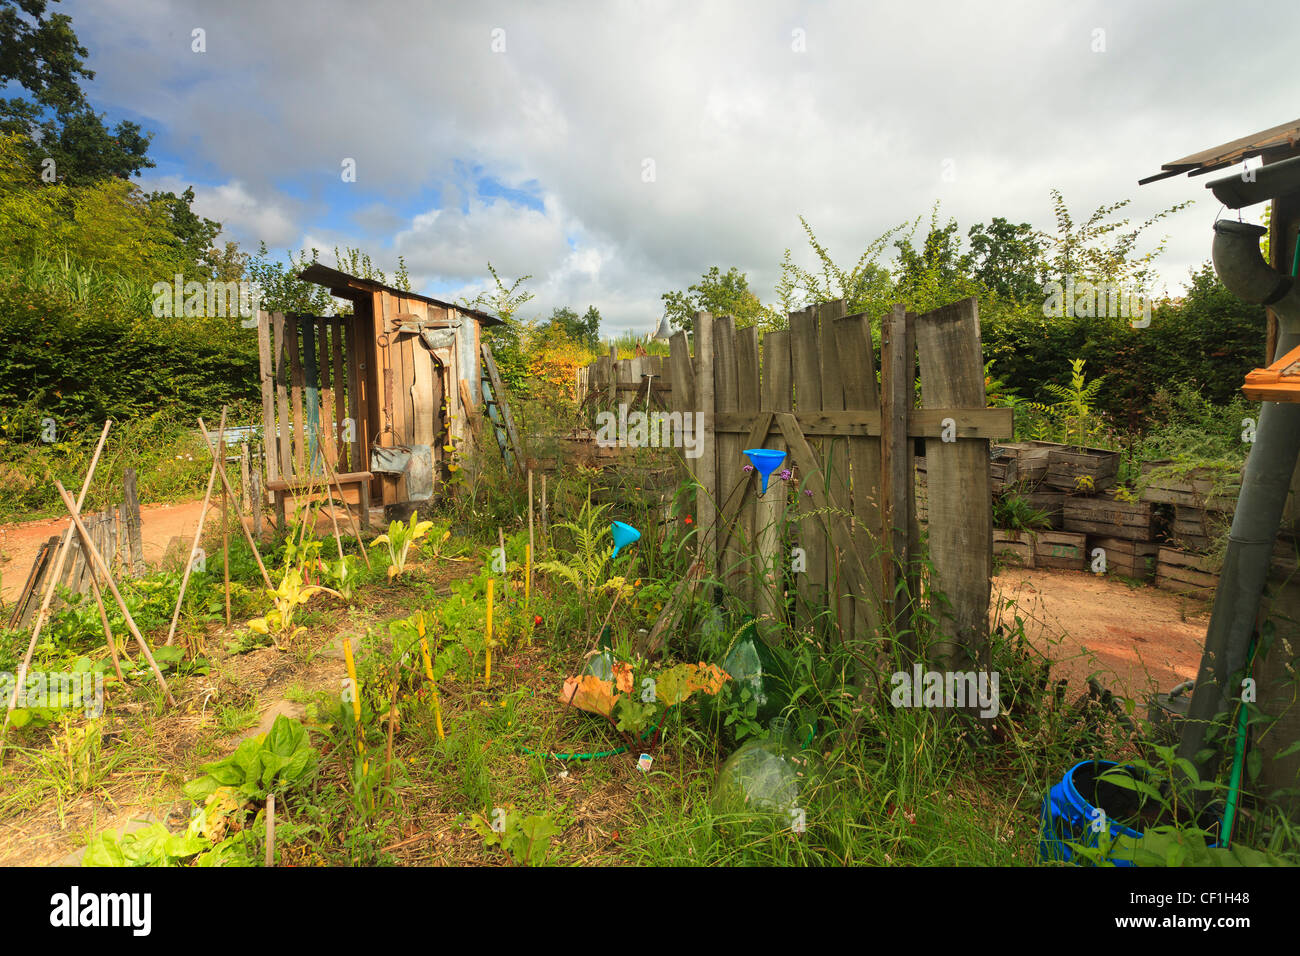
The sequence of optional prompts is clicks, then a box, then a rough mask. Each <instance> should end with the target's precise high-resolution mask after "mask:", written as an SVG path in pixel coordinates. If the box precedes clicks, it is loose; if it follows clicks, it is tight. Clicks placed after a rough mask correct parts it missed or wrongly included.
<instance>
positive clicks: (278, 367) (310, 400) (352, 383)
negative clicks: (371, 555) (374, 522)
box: [257, 312, 432, 528]
mask: <svg viewBox="0 0 1300 956" xmlns="http://www.w3.org/2000/svg"><path fill="white" fill-rule="evenodd" d="M257 336H258V351H259V359H260V373H261V376H260V377H261V387H262V434H263V438H264V441H265V443H266V449H267V451H268V455H267V458H266V463H267V470H268V474H267V481H266V488H267V490H269V491H270V492H271V493H272V495H273V498H274V503H275V512H276V526H277V528H283V527H284V522H285V503H286V500H292V499H294V498H295V497H296V496H303V493H304V491H307V492H311V495H310V496H311V497H320V496H322V495H325V494H327V492H326V489H325V486H326V483H327V479H326V471H325V467H324V464H323V463H322V461H321V458H322V457H324V459H325V460H326V461H327V462H328V463H329V465H330V468H331V469H332V470H333V471H334V472H335V473H336V474H337V479H338V482H339V485H340V486H341V488H342V491H343V495H344V497H345V498H346V500H347V501H348V502H349V503H351V504H352V505H354V506H357V507H358V508H359V511H360V516H361V522H362V524H363V526H368V524H369V519H370V479H371V474H370V472H369V470H368V469H369V461H368V459H367V457H366V453H365V450H366V448H367V447H368V439H367V436H368V434H369V430H370V423H369V421H368V417H369V416H368V412H369V409H368V408H367V400H366V396H365V391H364V389H363V387H362V384H361V376H362V375H363V372H362V369H364V368H365V356H364V352H363V351H361V349H362V345H363V343H359V342H358V337H357V333H356V329H355V327H354V322H353V320H352V317H348V316H344V317H338V316H315V315H297V314H291V315H283V314H281V313H279V312H275V313H266V312H259V313H258V317H257ZM425 392H428V389H427V388H426V389H425V390H424V391H422V392H421V393H420V394H422V395H423V394H425ZM430 434H431V435H432V432H430ZM430 440H432V439H430Z"/></svg>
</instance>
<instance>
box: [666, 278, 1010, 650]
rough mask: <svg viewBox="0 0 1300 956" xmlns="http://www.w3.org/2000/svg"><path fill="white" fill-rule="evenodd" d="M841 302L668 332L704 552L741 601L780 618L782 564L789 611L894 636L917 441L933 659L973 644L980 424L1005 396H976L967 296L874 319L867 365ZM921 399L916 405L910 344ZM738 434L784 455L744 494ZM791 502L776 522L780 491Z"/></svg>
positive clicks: (743, 445) (979, 371)
mask: <svg viewBox="0 0 1300 956" xmlns="http://www.w3.org/2000/svg"><path fill="white" fill-rule="evenodd" d="M844 311H845V310H844V305H843V303H842V302H829V303H824V304H822V305H819V306H815V307H810V308H808V309H805V310H803V311H801V312H796V313H793V314H792V315H791V316H790V327H789V330H782V331H774V332H768V333H767V334H766V335H765V336H764V338H763V342H762V347H761V348H760V346H759V339H758V333H757V330H756V329H754V328H752V327H751V328H746V329H739V330H737V329H736V328H735V327H734V323H733V321H732V319H730V318H713V317H712V316H710V315H709V314H707V313H700V314H699V315H698V316H697V317H696V323H695V356H694V358H693V359H692V356H691V355H690V353H689V351H688V345H687V341H686V336H685V333H682V332H679V333H677V334H676V335H674V336H673V338H672V340H671V349H672V352H671V359H670V365H671V368H672V373H673V385H674V390H673V398H674V405H675V408H676V409H677V410H679V411H683V412H685V411H695V412H699V413H702V414H701V420H702V427H703V429H704V434H703V436H702V448H703V454H702V455H701V457H699V458H697V459H693V460H692V459H689V458H688V459H687V464H688V466H690V467H691V470H692V472H693V474H694V476H695V478H696V480H697V482H698V483H699V486H700V489H699V494H698V495H697V501H696V510H695V515H694V518H695V522H696V525H697V528H698V530H699V541H700V543H701V551H702V556H703V558H704V561H705V566H706V567H711V568H713V569H714V570H715V572H716V574H717V575H718V577H719V578H720V579H721V580H723V581H724V582H726V583H727V585H728V586H729V589H730V590H731V591H732V592H733V593H734V594H737V595H738V596H740V597H741V598H742V599H744V600H746V601H748V602H750V604H751V606H752V607H754V608H755V610H756V613H758V614H759V615H760V620H762V619H763V616H764V615H766V616H773V617H777V616H782V615H783V614H784V612H785V607H786V600H785V597H784V595H783V593H782V590H781V582H782V579H783V578H784V577H785V569H787V568H789V569H792V570H793V571H794V579H795V582H796V587H797V591H798V599H797V600H796V601H795V605H796V618H797V623H805V624H806V623H810V622H811V621H812V620H813V619H814V618H816V617H818V616H822V615H825V614H826V612H828V611H829V612H831V616H832V619H833V620H834V622H835V625H836V627H837V628H838V630H839V632H840V633H841V635H842V636H843V637H844V638H845V639H848V640H854V641H859V642H866V641H871V640H872V639H873V638H874V637H875V636H876V635H877V634H878V633H879V631H880V629H881V627H882V625H883V624H884V623H885V622H887V621H892V622H893V623H894V629H895V632H896V633H899V634H900V636H902V637H903V639H904V640H907V637H906V632H907V628H908V626H909V622H910V613H909V612H910V602H911V600H912V599H913V598H914V597H916V596H917V595H919V594H920V587H919V581H918V578H919V574H918V565H917V561H918V558H919V553H920V551H919V545H920V533H919V530H918V525H917V521H916V514H915V499H914V481H915V476H914V446H915V444H916V442H917V440H918V439H919V440H921V441H922V442H923V443H924V453H925V457H926V460H927V469H928V485H929V525H928V533H929V559H930V563H931V566H932V568H933V571H932V574H931V576H930V580H929V586H930V591H931V593H934V592H938V593H942V594H943V595H945V600H944V601H932V602H931V609H932V612H933V613H934V614H935V615H936V616H938V617H939V619H940V621H941V624H940V630H941V632H942V639H941V640H940V641H939V642H938V643H937V644H932V645H931V648H930V656H931V659H932V660H934V661H935V662H936V663H937V664H940V665H943V664H945V663H946V664H948V665H950V666H953V667H956V666H958V665H962V664H966V663H967V662H968V661H970V660H971V659H972V658H978V657H980V656H981V650H982V648H983V646H984V644H985V642H986V638H987V629H988V628H987V616H988V605H989V593H990V578H991V574H992V559H991V555H992V514H991V506H990V493H989V469H988V460H989V450H988V442H989V440H990V439H997V438H1005V437H1009V436H1010V435H1011V426H1012V420H1011V410H1010V409H990V408H986V407H985V393H984V366H983V360H982V354H981V349H980V338H979V317H978V311H977V305H976V302H975V300H974V299H967V300H964V301H961V302H957V303H954V304H953V305H949V306H945V307H944V308H941V309H937V310H935V311H933V312H929V313H926V314H924V315H919V316H917V315H913V314H910V313H907V312H906V310H905V309H904V307H902V306H895V307H894V309H893V310H892V311H891V312H890V313H889V314H887V315H886V316H884V317H883V318H882V319H881V320H880V341H881V348H880V356H881V358H880V377H879V382H878V380H877V365H876V357H875V349H874V347H873V340H872V323H871V318H870V316H868V315H867V314H865V313H863V314H858V315H851V316H846V315H844ZM918 353H919V358H920V385H921V389H920V394H921V401H920V407H919V408H918V407H915V405H916V400H915V395H916V386H915V383H916V378H917V374H916V371H917V356H918ZM747 448H772V449H779V450H781V451H784V452H786V453H787V458H786V463H785V466H784V467H786V468H790V469H792V472H793V474H792V475H791V480H790V481H788V482H787V481H783V480H782V479H781V478H780V477H779V476H778V475H777V474H773V476H772V477H771V479H770V481H769V485H768V492H767V494H766V495H763V496H762V497H759V494H758V477H757V474H756V473H754V472H753V471H752V470H751V471H746V470H745V466H746V465H747V464H748V461H747V459H746V457H745V455H744V454H743V452H744V450H745V449H747ZM791 495H793V496H795V498H796V499H797V500H796V501H795V502H794V503H793V509H794V510H793V512H792V513H793V515H794V518H793V520H792V521H790V522H789V523H788V524H787V523H786V522H785V515H786V512H787V504H789V503H790V502H789V497H790V496H791Z"/></svg>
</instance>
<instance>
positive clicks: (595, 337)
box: [541, 305, 600, 350]
mask: <svg viewBox="0 0 1300 956" xmlns="http://www.w3.org/2000/svg"><path fill="white" fill-rule="evenodd" d="M552 329H554V330H557V331H559V332H561V333H562V334H563V335H564V337H565V338H567V339H568V340H569V341H571V342H576V343H578V344H579V345H585V346H586V347H587V348H589V349H593V350H594V349H597V348H599V347H600V311H599V310H598V309H597V308H596V307H595V306H594V305H592V306H588V307H587V311H586V313H585V314H584V315H582V316H579V315H578V313H577V312H575V311H573V309H570V308H568V307H567V306H561V307H557V308H555V309H553V310H551V317H550V318H549V319H547V320H546V322H544V323H543V324H542V329H541V330H542V331H543V332H549V331H550V330H552Z"/></svg>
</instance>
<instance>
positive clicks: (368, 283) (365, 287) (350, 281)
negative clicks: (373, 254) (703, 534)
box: [298, 262, 505, 325]
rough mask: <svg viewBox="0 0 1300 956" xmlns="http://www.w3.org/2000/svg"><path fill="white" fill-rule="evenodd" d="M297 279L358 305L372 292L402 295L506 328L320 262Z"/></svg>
mask: <svg viewBox="0 0 1300 956" xmlns="http://www.w3.org/2000/svg"><path fill="white" fill-rule="evenodd" d="M298 278H300V279H305V280H306V281H307V282H314V283H316V284H317V285H323V286H327V287H328V288H329V290H330V295H335V296H338V297H339V298H340V299H352V300H353V301H356V300H357V299H358V298H360V297H361V296H362V295H370V294H371V293H373V292H388V293H391V294H392V295H400V296H403V297H405V298H408V299H419V300H420V301H421V302H428V303H429V304H431V305H436V306H439V307H440V308H444V309H455V310H456V311H457V312H462V313H464V314H465V315H472V316H473V317H474V318H475V319H477V320H478V321H479V322H480V323H482V324H483V325H504V324H505V323H504V322H502V321H501V320H500V319H498V318H497V317H496V316H494V315H488V314H487V313H486V312H480V311H479V310H478V309H471V308H469V307H468V306H464V305H456V304H455V303H454V302H444V301H443V300H442V299H435V298H432V297H431V296H427V295H420V294H419V293H418V292H407V291H406V290H405V289H395V288H393V286H391V285H384V284H383V283H382V282H376V281H375V280H374V279H362V278H360V277H359V276H354V275H349V274H348V273H346V272H340V271H339V270H338V269H331V268H330V267H329V266H323V265H321V264H320V263H319V262H313V263H312V264H311V265H309V266H308V267H307V268H306V269H303V270H302V272H299V273H298Z"/></svg>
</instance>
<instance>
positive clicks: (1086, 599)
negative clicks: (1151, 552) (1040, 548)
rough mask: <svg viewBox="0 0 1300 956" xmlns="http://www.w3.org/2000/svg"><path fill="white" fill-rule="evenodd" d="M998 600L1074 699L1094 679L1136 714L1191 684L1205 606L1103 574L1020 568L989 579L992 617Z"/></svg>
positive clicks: (1207, 609) (1198, 655)
mask: <svg viewBox="0 0 1300 956" xmlns="http://www.w3.org/2000/svg"><path fill="white" fill-rule="evenodd" d="M999 598H1001V600H1002V601H1014V602H1015V604H1016V607H1015V609H1014V610H1011V611H1004V612H1003V617H1004V619H1005V620H1013V619H1014V617H1015V616H1016V615H1019V616H1020V617H1021V618H1023V619H1024V621H1025V634H1026V636H1027V637H1028V638H1029V640H1030V643H1031V644H1033V646H1034V647H1035V648H1037V649H1038V650H1039V651H1040V652H1042V653H1043V654H1045V655H1047V656H1048V657H1049V658H1051V659H1052V660H1053V661H1055V662H1056V666H1055V667H1054V668H1053V677H1054V679H1055V678H1059V677H1065V678H1067V679H1068V680H1069V681H1070V690H1071V693H1072V694H1077V693H1082V692H1083V691H1084V690H1086V689H1087V679H1088V676H1089V675H1090V674H1094V673H1095V674H1096V675H1097V678H1098V680H1099V681H1100V682H1101V684H1102V685H1103V686H1105V687H1107V688H1109V689H1110V690H1112V691H1114V692H1116V693H1118V694H1120V695H1122V696H1125V697H1130V698H1133V699H1135V700H1136V701H1137V702H1138V707H1139V711H1140V712H1142V711H1144V709H1145V701H1146V697H1147V695H1148V694H1150V693H1153V692H1155V691H1168V690H1170V689H1171V688H1173V687H1174V686H1175V685H1176V684H1179V683H1181V682H1182V681H1184V680H1188V679H1191V678H1194V677H1196V671H1197V668H1198V667H1199V666H1200V662H1201V650H1202V648H1203V646H1204V642H1205V629H1206V626H1207V625H1208V624H1209V620H1210V614H1209V612H1210V605H1209V604H1206V603H1203V602H1200V601H1195V600H1192V599H1190V598H1184V597H1180V596H1179V595H1176V594H1172V593H1170V592H1169V591H1162V590H1159V589H1157V588H1154V587H1130V586H1129V585H1127V584H1124V583H1122V582H1120V581H1116V580H1115V579H1113V578H1107V577H1104V576H1101V575H1095V574H1087V573H1079V572H1077V571H1048V570H1033V571H1027V570H1023V569H1008V570H1006V571H1004V572H1002V573H1001V574H999V575H997V576H996V577H995V578H994V579H993V605H994V607H993V609H992V611H991V614H994V615H995V614H996V613H997V605H998V601H999Z"/></svg>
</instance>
